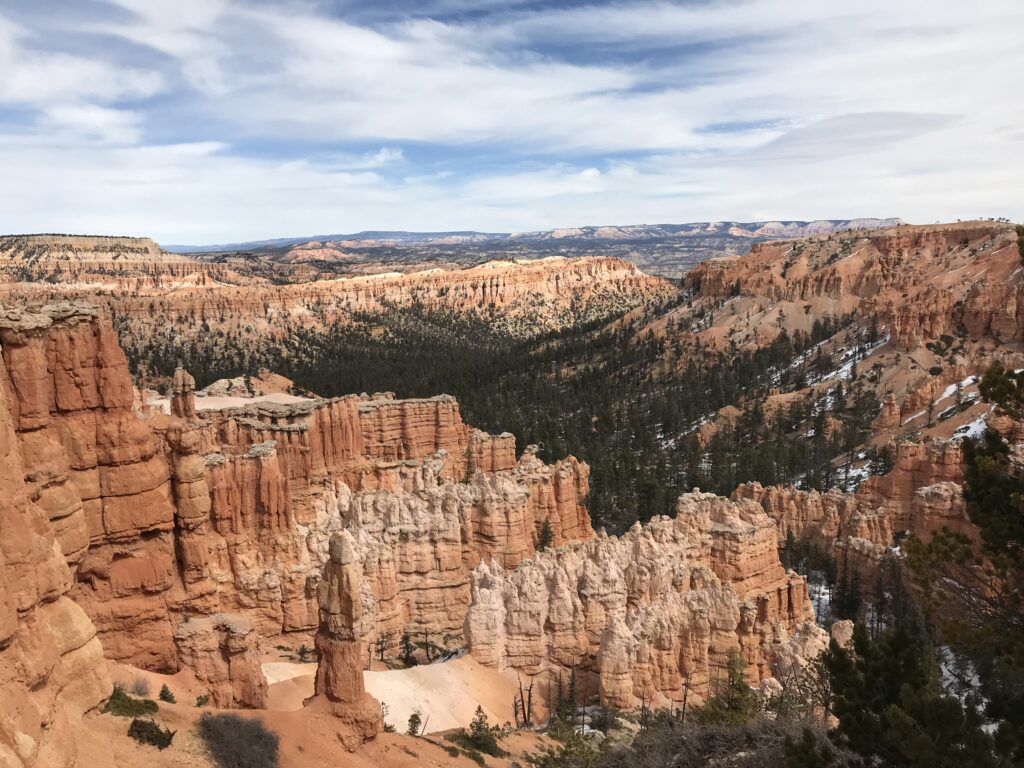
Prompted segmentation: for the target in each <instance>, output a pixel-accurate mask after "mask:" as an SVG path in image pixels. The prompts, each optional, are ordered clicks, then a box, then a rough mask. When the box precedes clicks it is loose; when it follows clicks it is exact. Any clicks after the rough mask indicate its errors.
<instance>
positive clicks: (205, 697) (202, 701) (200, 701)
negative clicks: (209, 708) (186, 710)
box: [196, 693, 210, 709]
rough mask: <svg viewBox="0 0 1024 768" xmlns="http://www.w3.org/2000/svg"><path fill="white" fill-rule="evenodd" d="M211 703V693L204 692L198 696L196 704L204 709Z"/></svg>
mask: <svg viewBox="0 0 1024 768" xmlns="http://www.w3.org/2000/svg"><path fill="white" fill-rule="evenodd" d="M209 703H210V694H208V693H204V694H201V695H199V696H196V706H197V707H199V708H200V709H202V708H203V707H205V706H206V705H207V704H209Z"/></svg>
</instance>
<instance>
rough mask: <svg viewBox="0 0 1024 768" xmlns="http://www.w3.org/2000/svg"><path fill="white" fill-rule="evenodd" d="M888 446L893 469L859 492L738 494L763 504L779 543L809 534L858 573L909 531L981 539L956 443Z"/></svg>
mask: <svg viewBox="0 0 1024 768" xmlns="http://www.w3.org/2000/svg"><path fill="white" fill-rule="evenodd" d="M891 448H892V452H893V457H894V458H893V468H892V470H891V471H890V472H889V473H887V474H885V475H877V476H873V477H869V478H868V479H867V480H865V481H864V482H863V483H862V484H861V486H860V488H859V489H858V491H857V493H856V494H850V493H843V492H842V491H838V490H832V491H829V492H826V493H822V492H819V491H802V490H798V489H796V488H792V487H787V486H772V487H768V488H765V487H763V486H761V484H760V483H746V484H744V485H741V486H739V487H738V488H737V489H736V490H735V491H734V492H733V498H734V499H737V500H752V501H756V502H757V503H759V504H760V505H761V506H762V507H763V508H764V510H765V511H766V512H767V513H768V515H769V516H770V517H771V518H772V519H773V520H774V521H775V522H776V524H777V526H778V536H779V544H780V546H781V545H782V543H783V542H784V541H785V540H786V538H787V537H789V536H793V537H794V538H797V539H801V538H803V539H807V540H809V541H811V542H813V543H815V544H816V545H817V546H818V547H819V548H821V549H823V550H824V551H831V552H833V553H834V554H835V556H836V558H837V561H839V562H840V563H842V564H844V565H845V566H847V567H850V568H854V569H856V570H859V571H862V572H863V573H862V574H861V575H870V572H871V571H872V570H873V569H874V568H875V567H876V566H877V564H878V562H879V561H880V560H881V559H882V558H884V557H885V556H886V555H887V554H888V553H890V552H891V551H893V547H895V546H896V545H897V544H898V543H899V540H900V539H901V538H902V537H903V536H905V535H908V534H911V535H914V536H916V537H918V538H921V539H924V540H926V541H927V540H928V539H929V538H930V537H931V536H932V535H933V534H935V533H936V532H938V531H940V530H942V529H946V530H949V531H952V532H954V533H959V534H963V535H965V536H967V537H968V538H971V539H977V536H978V531H977V528H976V527H975V526H974V525H973V524H972V523H971V522H970V519H969V518H968V515H967V507H966V504H965V502H964V496H963V485H962V483H963V465H962V455H961V451H960V444H959V442H957V441H953V440H944V441H933V442H929V443H914V442H909V441H903V442H899V443H894V444H892V445H891ZM864 583H865V584H868V583H870V582H869V581H868V582H864Z"/></svg>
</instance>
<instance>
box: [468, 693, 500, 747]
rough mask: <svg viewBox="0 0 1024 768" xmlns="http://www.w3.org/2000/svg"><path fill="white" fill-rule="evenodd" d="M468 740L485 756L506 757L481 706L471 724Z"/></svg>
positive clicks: (478, 707)
mask: <svg viewBox="0 0 1024 768" xmlns="http://www.w3.org/2000/svg"><path fill="white" fill-rule="evenodd" d="M467 738H468V740H469V743H470V744H472V745H473V747H474V749H478V750H480V751H481V752H483V753H485V754H488V755H492V756H494V757H504V756H505V755H506V754H507V752H505V750H503V749H502V748H501V747H499V746H498V737H497V736H496V735H495V733H494V729H493V728H491V726H490V724H489V723H488V722H487V715H485V714H484V709H483V707H481V706H479V705H478V706H477V708H476V714H475V715H474V717H473V722H472V723H470V724H469V735H468V737H467Z"/></svg>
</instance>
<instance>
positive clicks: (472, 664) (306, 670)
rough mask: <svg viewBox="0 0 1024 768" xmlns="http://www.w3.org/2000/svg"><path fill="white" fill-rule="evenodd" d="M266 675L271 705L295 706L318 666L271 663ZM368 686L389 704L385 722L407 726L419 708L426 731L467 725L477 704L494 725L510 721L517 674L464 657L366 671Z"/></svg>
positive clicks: (298, 705) (285, 708) (306, 692)
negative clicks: (514, 675) (413, 665)
mask: <svg viewBox="0 0 1024 768" xmlns="http://www.w3.org/2000/svg"><path fill="white" fill-rule="evenodd" d="M263 673H264V674H265V675H266V676H267V682H268V683H270V700H269V703H268V709H270V710H274V711H289V710H297V709H300V708H301V707H302V702H303V700H304V699H306V698H307V697H309V696H312V695H313V676H314V674H315V673H316V664H294V663H291V662H269V663H266V664H264V665H263ZM364 679H365V681H366V690H367V691H368V692H369V693H370V694H371V695H372V696H373V697H374V698H376V699H377V700H378V701H382V702H384V703H385V704H386V705H387V707H388V716H387V721H388V722H389V723H391V724H392V725H394V726H395V727H396V728H398V729H399V730H404V729H405V725H406V723H408V721H409V716H410V715H411V714H412V713H413V712H419V713H420V716H421V717H422V718H423V719H424V720H425V721H426V730H427V732H428V733H434V732H437V731H446V730H449V729H451V728H458V727H460V726H466V725H469V722H470V721H471V720H472V719H473V714H474V712H475V711H476V708H477V705H478V704H479V705H480V706H482V707H483V708H484V712H485V713H487V717H488V718H489V719H490V721H491V722H492V723H504V722H506V721H512V719H513V714H512V698H513V695H514V692H515V690H516V682H515V679H514V678H510V677H506V676H505V675H503V674H501V673H499V672H497V671H495V670H493V669H490V668H488V667H483V666H481V665H480V664H479V663H478V662H477V661H476V660H475V659H473V658H471V657H469V656H463V657H461V658H458V659H454V660H452V661H447V662H443V663H439V664H425V665H422V666H418V667H413V668H411V669H400V670H387V671H374V672H366V673H364Z"/></svg>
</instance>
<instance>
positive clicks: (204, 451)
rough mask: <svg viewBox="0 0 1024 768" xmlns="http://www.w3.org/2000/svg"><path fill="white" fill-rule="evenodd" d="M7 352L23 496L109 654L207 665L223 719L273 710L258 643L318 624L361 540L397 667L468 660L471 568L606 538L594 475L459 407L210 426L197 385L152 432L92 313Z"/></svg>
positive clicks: (69, 310) (169, 664)
mask: <svg viewBox="0 0 1024 768" xmlns="http://www.w3.org/2000/svg"><path fill="white" fill-rule="evenodd" d="M0 341H2V344H3V360H4V365H5V370H7V371H10V376H9V383H8V385H7V391H8V393H9V394H8V403H9V406H8V407H7V409H6V410H5V414H6V415H7V418H8V419H9V420H10V423H11V426H12V427H13V429H14V432H13V434H14V438H13V439H14V446H15V447H14V451H15V453H16V454H17V455H18V456H19V458H20V463H19V465H18V466H20V467H21V472H20V474H19V475H18V480H19V482H20V483H21V484H22V485H21V487H22V488H23V489H24V491H25V493H26V494H27V498H28V499H29V500H30V502H32V504H33V509H36V510H39V511H40V512H41V513H43V514H44V515H45V517H46V518H47V530H49V531H52V534H51V535H53V536H54V537H55V539H56V541H57V542H58V544H59V545H60V550H61V551H62V552H63V554H64V556H65V560H66V567H68V568H70V578H69V579H68V586H70V587H71V596H72V597H73V599H74V600H75V601H76V603H77V604H78V605H79V606H80V607H81V608H82V609H84V610H85V612H86V614H88V616H89V617H91V619H92V621H93V622H94V623H95V625H96V627H97V629H98V631H99V634H100V637H101V638H102V640H103V644H104V648H105V651H106V654H107V655H108V657H110V658H113V659H116V660H118V661H123V662H126V663H131V664H134V665H137V666H140V667H143V668H147V669H154V670H161V671H167V672H173V671H176V670H177V669H179V668H180V667H181V666H182V665H183V664H184V665H187V666H193V667H195V668H196V672H197V675H198V676H199V677H200V678H201V679H204V680H207V682H209V683H210V685H211V686H213V687H214V690H215V691H217V693H216V694H215V696H216V700H219V701H224V702H231V703H232V704H233V705H235V706H256V705H257V704H258V702H259V701H260V700H261V697H262V694H260V692H259V685H258V681H257V680H256V678H257V677H258V674H251V675H250V674H249V673H248V672H245V671H244V670H245V669H247V665H249V664H250V662H251V658H250V656H251V655H252V654H256V653H258V648H259V642H258V638H260V637H270V636H277V635H279V634H281V633H282V632H290V631H306V632H309V631H312V630H315V628H316V627H317V626H318V614H317V602H316V585H317V582H318V581H319V578H320V573H321V570H322V567H323V565H324V563H325V562H326V560H327V558H328V540H329V538H330V536H331V534H332V533H334V532H337V531H339V530H341V529H343V528H351V529H352V530H353V531H354V533H355V534H356V535H357V536H358V537H359V538H360V540H361V541H364V542H365V545H366V551H367V552H370V553H371V554H372V558H370V559H368V560H367V565H366V570H367V572H366V575H365V576H366V580H367V583H368V584H369V585H372V588H373V589H374V590H375V592H376V594H377V595H378V602H377V603H376V605H377V608H375V610H374V612H373V613H372V615H371V619H372V621H373V627H374V631H375V632H383V633H386V634H387V635H388V638H389V643H390V645H391V646H392V650H391V652H396V651H395V649H396V648H397V645H398V639H399V636H400V633H401V631H403V630H406V629H408V630H420V629H425V630H428V631H430V632H431V633H434V634H435V636H436V637H437V638H438V639H437V642H439V643H440V642H445V643H448V642H452V643H457V642H460V641H461V632H462V626H463V622H464V619H465V613H466V610H467V606H468V603H469V573H470V570H471V569H472V568H473V567H474V566H475V565H476V564H477V563H478V562H480V560H481V559H490V558H495V559H497V560H498V561H500V562H502V563H503V564H506V565H509V566H514V565H516V564H518V563H519V562H520V561H521V560H523V559H524V558H526V557H529V556H530V555H531V554H532V553H533V551H534V548H535V545H536V542H537V540H538V536H539V531H540V529H541V527H542V526H543V524H544V522H545V521H548V522H550V524H551V528H552V531H553V533H554V537H555V541H556V542H557V543H562V542H565V541H571V540H575V539H580V538H585V537H589V536H591V535H593V532H592V530H591V527H590V520H589V517H588V515H587V512H586V509H585V507H584V506H583V504H582V499H583V498H584V496H585V495H586V493H587V490H588V488H587V475H588V470H587V467H586V465H583V464H580V463H579V462H577V461H576V460H575V459H572V458H570V459H566V460H564V461H562V462H559V463H558V464H556V465H553V466H547V465H545V464H543V463H542V462H541V461H539V460H538V459H537V458H536V455H535V452H534V451H533V450H532V449H527V451H525V452H524V454H523V456H522V457H521V458H519V459H518V460H517V459H516V455H515V441H514V438H513V437H512V436H511V435H507V434H506V435H498V436H492V435H487V434H485V433H483V432H479V431H477V430H473V429H472V428H470V427H468V426H467V425H465V424H464V423H463V422H462V419H461V417H460V415H459V409H458V404H457V403H456V402H455V400H454V399H453V398H450V397H443V396H442V397H437V398H430V399H420V400H395V399H394V397H393V396H391V395H389V394H386V393H385V394H379V395H374V396H373V397H366V396H362V397H355V396H352V397H345V398H340V399H336V400H302V401H299V402H295V403H292V404H290V405H280V404H275V403H273V402H267V403H263V402H260V403H256V404H254V405H252V406H248V407H243V408H234V409H227V410H225V411H210V410H199V411H197V409H196V405H195V397H194V393H193V391H192V390H193V388H194V382H193V381H192V377H191V376H189V375H188V374H187V373H186V372H185V371H179V372H178V373H177V375H176V376H175V381H174V389H173V394H172V398H171V411H172V414H171V415H170V416H167V415H165V414H163V413H157V412H153V411H151V410H150V409H142V410H143V411H144V413H143V414H142V415H144V416H145V418H146V419H147V420H146V421H143V420H141V419H140V415H139V414H136V413H134V412H133V406H134V405H135V398H134V393H133V391H132V387H131V382H130V379H129V377H128V372H127V366H126V364H125V358H124V355H123V353H122V352H121V350H120V348H119V347H118V345H117V342H116V339H115V337H114V335H113V332H112V331H111V329H110V325H109V323H108V322H107V321H106V320H103V319H101V318H99V317H97V315H96V314H95V313H94V312H93V311H92V310H91V309H89V308H87V307H83V306H81V305H50V306H47V307H45V308H43V309H41V310H39V311H37V312H14V311H4V312H3V314H2V315H0ZM65 591H66V590H65ZM222 614H229V615H230V616H231V619H230V621H228V620H227V619H223V617H222V616H221V615H222ZM186 616H190V617H191V620H190V621H189V622H185V623H187V624H190V625H191V626H189V627H186V626H184V624H185V623H183V621H182V620H183V619H184V618H185V617H186ZM211 617H218V618H216V620H215V619H214V618H211ZM243 620H247V621H249V622H251V625H252V627H253V632H252V633H251V634H250V633H248V632H244V633H243V632H240V631H239V630H238V627H239V626H241V622H243ZM210 621H212V622H214V623H213V624H212V625H211V626H210V627H206V628H205V629H203V631H202V632H199V631H198V629H197V628H202V627H205V623H208V622H210ZM243 636H244V638H245V639H244V641H243V640H242V638H243ZM242 646H245V648H246V649H247V650H245V651H244V652H243V651H242ZM218 658H219V659H220V661H217V659H218ZM239 670H242V671H239ZM236 673H237V674H236ZM236 678H237V679H236Z"/></svg>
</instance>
